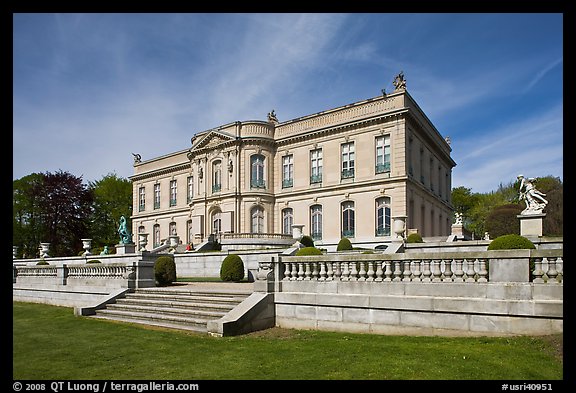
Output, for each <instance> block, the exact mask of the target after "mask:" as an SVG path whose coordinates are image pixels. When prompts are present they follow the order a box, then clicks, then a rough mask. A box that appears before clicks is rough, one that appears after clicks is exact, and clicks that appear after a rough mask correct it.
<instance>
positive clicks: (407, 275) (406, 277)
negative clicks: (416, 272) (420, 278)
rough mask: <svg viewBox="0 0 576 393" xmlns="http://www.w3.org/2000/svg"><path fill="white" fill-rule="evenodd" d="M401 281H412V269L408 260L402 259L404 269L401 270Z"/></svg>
mask: <svg viewBox="0 0 576 393" xmlns="http://www.w3.org/2000/svg"><path fill="white" fill-rule="evenodd" d="M402 281H412V271H411V270H410V260H408V261H404V271H403V272H402Z"/></svg>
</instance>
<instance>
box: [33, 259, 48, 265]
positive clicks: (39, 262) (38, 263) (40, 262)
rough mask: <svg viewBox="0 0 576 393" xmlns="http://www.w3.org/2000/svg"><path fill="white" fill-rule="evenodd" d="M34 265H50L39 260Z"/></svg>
mask: <svg viewBox="0 0 576 393" xmlns="http://www.w3.org/2000/svg"><path fill="white" fill-rule="evenodd" d="M36 265H50V264H49V263H48V262H46V261H45V260H44V259H40V260H39V261H38V262H37V263H36Z"/></svg>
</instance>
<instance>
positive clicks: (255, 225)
mask: <svg viewBox="0 0 576 393" xmlns="http://www.w3.org/2000/svg"><path fill="white" fill-rule="evenodd" d="M250 216H251V227H252V233H264V209H263V208H262V207H261V206H254V207H253V208H252V210H251V214H250Z"/></svg>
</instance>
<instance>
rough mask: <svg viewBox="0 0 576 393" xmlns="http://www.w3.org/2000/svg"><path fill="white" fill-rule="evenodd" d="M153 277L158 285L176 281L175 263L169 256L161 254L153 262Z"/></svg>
mask: <svg viewBox="0 0 576 393" xmlns="http://www.w3.org/2000/svg"><path fill="white" fill-rule="evenodd" d="M154 278H156V282H157V283H158V285H160V286H166V285H170V284H172V282H174V281H176V263H175V262H174V258H172V257H171V256H167V255H163V256H160V257H158V258H156V262H154Z"/></svg>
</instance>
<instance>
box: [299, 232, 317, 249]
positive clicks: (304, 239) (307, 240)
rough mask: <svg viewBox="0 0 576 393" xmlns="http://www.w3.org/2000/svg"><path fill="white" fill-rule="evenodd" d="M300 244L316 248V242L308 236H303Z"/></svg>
mask: <svg viewBox="0 0 576 393" xmlns="http://www.w3.org/2000/svg"><path fill="white" fill-rule="evenodd" d="M300 243H302V245H303V246H304V247H314V240H312V238H311V237H310V236H308V235H304V236H302V239H300Z"/></svg>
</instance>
